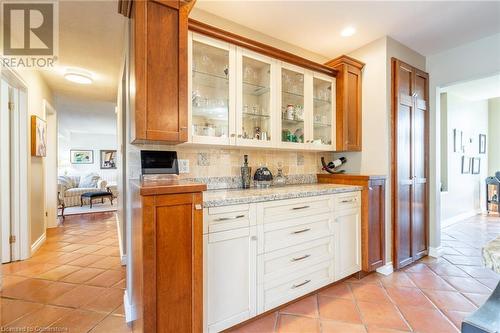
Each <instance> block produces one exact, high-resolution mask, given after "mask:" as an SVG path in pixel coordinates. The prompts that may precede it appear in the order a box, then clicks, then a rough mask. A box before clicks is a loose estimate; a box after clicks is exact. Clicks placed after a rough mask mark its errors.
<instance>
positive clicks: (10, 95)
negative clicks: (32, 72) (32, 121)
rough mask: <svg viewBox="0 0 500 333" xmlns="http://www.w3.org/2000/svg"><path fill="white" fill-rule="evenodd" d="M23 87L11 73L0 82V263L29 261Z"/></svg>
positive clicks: (25, 100) (25, 129)
mask: <svg viewBox="0 0 500 333" xmlns="http://www.w3.org/2000/svg"><path fill="white" fill-rule="evenodd" d="M22 124H27V91H26V85H25V84H24V83H23V82H22V80H20V79H19V78H18V77H17V76H16V75H15V74H14V73H13V72H11V71H8V70H3V71H2V75H1V79H0V146H1V147H2V149H1V151H0V218H1V219H0V221H1V229H0V234H1V244H2V247H1V251H2V252H1V257H2V263H6V262H10V261H15V260H20V259H26V258H28V257H29V255H30V253H29V237H28V224H27V223H28V222H27V221H28V218H27V210H28V209H27V202H28V199H27V188H28V183H27V179H26V176H25V175H26V174H27V168H28V165H27V162H28V150H27V135H28V133H27V128H25V126H21V125H22Z"/></svg>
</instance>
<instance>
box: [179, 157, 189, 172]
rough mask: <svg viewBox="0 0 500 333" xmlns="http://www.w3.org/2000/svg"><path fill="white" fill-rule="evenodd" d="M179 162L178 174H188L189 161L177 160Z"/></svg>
mask: <svg viewBox="0 0 500 333" xmlns="http://www.w3.org/2000/svg"><path fill="white" fill-rule="evenodd" d="M177 161H178V162H179V173H189V160H177Z"/></svg>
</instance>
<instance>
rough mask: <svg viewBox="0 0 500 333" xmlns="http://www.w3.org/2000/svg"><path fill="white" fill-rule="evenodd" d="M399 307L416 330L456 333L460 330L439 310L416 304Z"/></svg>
mask: <svg viewBox="0 0 500 333" xmlns="http://www.w3.org/2000/svg"><path fill="white" fill-rule="evenodd" d="M399 309H400V310H401V312H402V313H403V316H404V317H405V319H406V320H407V321H408V323H409V324H410V326H411V327H412V329H413V330H414V331H415V332H419V333H437V332H439V333H455V332H458V330H457V329H456V328H455V326H454V325H453V324H452V323H451V322H450V321H449V320H448V318H446V317H445V316H444V315H443V314H442V313H441V312H440V311H439V310H433V309H426V308H420V307H415V306H400V307H399Z"/></svg>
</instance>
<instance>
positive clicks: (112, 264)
mask: <svg viewBox="0 0 500 333" xmlns="http://www.w3.org/2000/svg"><path fill="white" fill-rule="evenodd" d="M89 266H90V267H95V268H103V269H120V268H121V267H122V263H121V260H120V258H119V257H104V258H102V259H101V260H98V261H96V262H94V263H92V264H91V265H89Z"/></svg>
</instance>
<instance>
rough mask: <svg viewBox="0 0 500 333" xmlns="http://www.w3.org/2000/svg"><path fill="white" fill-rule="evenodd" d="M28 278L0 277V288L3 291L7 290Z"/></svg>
mask: <svg viewBox="0 0 500 333" xmlns="http://www.w3.org/2000/svg"><path fill="white" fill-rule="evenodd" d="M27 279H28V278H26V277H24V276H15V275H4V276H2V288H3V290H5V289H8V288H9V287H11V286H13V285H17V284H19V283H21V282H23V281H25V280H27Z"/></svg>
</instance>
